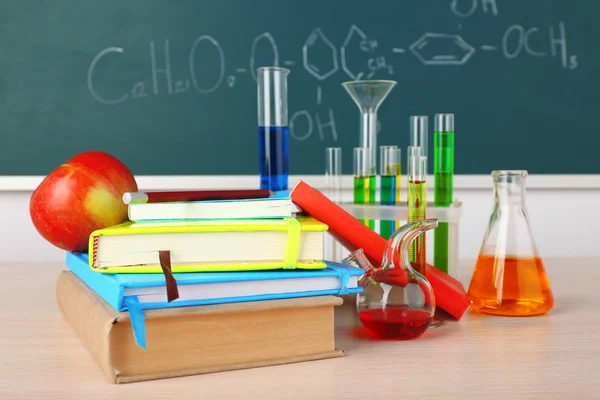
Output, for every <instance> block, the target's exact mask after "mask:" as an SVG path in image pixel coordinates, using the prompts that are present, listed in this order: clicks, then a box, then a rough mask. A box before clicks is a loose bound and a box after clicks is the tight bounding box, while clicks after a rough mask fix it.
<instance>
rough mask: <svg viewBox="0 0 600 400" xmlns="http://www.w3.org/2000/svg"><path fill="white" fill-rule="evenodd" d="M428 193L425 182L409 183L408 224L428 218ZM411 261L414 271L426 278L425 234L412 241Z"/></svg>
mask: <svg viewBox="0 0 600 400" xmlns="http://www.w3.org/2000/svg"><path fill="white" fill-rule="evenodd" d="M426 210H427V191H426V183H425V182H423V181H415V182H408V222H409V223H411V222H415V221H421V220H423V219H425V218H426ZM409 260H410V262H411V264H413V267H414V269H415V270H416V271H417V272H419V273H420V274H421V275H423V276H425V268H426V264H427V251H426V247H425V234H421V235H419V236H418V237H417V238H416V239H415V240H413V241H412V243H411V245H410V249H409Z"/></svg>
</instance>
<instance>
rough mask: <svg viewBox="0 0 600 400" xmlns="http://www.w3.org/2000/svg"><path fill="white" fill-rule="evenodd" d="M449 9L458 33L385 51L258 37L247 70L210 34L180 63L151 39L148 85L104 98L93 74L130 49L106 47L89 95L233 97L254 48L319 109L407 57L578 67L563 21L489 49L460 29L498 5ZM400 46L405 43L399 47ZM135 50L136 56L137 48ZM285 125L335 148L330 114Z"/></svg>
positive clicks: (294, 118)
mask: <svg viewBox="0 0 600 400" xmlns="http://www.w3.org/2000/svg"><path fill="white" fill-rule="evenodd" d="M447 5H448V6H449V7H448V13H449V14H450V16H451V17H452V18H455V19H456V20H457V25H458V29H457V32H423V33H422V34H421V35H420V36H417V37H412V38H402V37H394V42H397V45H396V46H392V47H386V48H384V47H382V46H381V44H380V42H381V40H378V38H376V37H372V36H370V35H369V33H368V32H366V31H365V30H363V29H362V28H361V27H360V25H359V24H352V23H350V24H349V25H348V31H347V33H346V34H345V36H344V40H342V41H340V42H339V43H335V42H334V41H333V40H332V39H331V38H330V37H329V36H328V32H326V30H325V29H324V28H321V27H316V28H313V29H312V30H308V31H307V36H306V40H305V42H304V43H303V45H302V47H301V48H300V49H287V48H286V49H285V51H282V49H280V47H279V46H278V42H277V38H276V37H274V35H273V34H272V33H270V32H262V33H259V34H257V35H256V36H255V37H253V38H249V40H248V46H249V47H248V48H249V51H248V59H247V63H246V65H229V64H228V63H227V60H226V58H227V57H226V49H225V46H223V45H222V44H221V43H220V42H219V40H218V38H216V37H213V36H211V35H210V34H202V35H200V36H198V37H190V45H189V51H188V52H187V54H185V55H184V57H181V54H178V55H177V57H172V54H171V46H172V44H171V41H170V39H169V38H161V39H160V40H150V41H148V42H146V43H142V44H140V46H145V47H147V52H148V57H147V59H148V67H147V68H148V70H149V71H150V73H149V74H147V75H149V76H150V78H147V79H145V80H139V81H132V82H131V86H130V88H129V89H128V90H124V91H122V92H119V93H110V95H109V94H107V92H106V90H101V88H100V86H99V85H101V84H100V83H98V82H97V80H96V79H95V77H96V74H95V72H96V70H97V68H98V67H99V65H101V64H107V63H114V62H118V59H117V57H124V58H125V57H127V56H128V51H129V50H130V49H127V48H124V47H119V46H110V47H106V48H104V49H99V50H98V52H97V53H96V55H95V57H94V58H93V59H92V60H90V64H89V68H88V71H87V85H88V89H89V92H90V94H91V96H92V97H93V98H94V99H95V100H97V101H98V102H100V103H102V104H105V105H118V104H122V103H124V102H127V101H136V100H137V101H143V100H144V99H145V98H149V97H156V96H183V95H210V94H211V93H214V92H215V91H217V90H220V89H230V90H233V89H235V87H236V85H238V83H239V80H240V79H253V80H256V72H255V71H256V68H257V67H258V66H260V65H258V64H257V52H258V50H257V49H258V48H259V47H261V48H262V50H263V51H264V50H265V49H268V50H267V52H268V53H269V57H268V58H269V60H268V65H274V66H283V67H287V68H302V69H303V70H304V71H305V72H306V73H307V74H309V75H310V77H311V79H313V80H314V82H315V88H314V90H315V96H314V99H315V103H316V105H317V106H321V105H322V102H323V97H324V93H323V87H322V85H323V84H324V83H325V82H326V81H327V80H329V79H332V78H335V77H337V78H338V79H340V78H342V79H344V80H358V79H386V78H387V79H393V77H394V75H395V74H397V72H396V71H398V70H401V67H402V65H403V64H404V63H406V62H407V57H414V58H415V59H416V60H417V61H418V63H419V64H420V65H422V67H423V68H444V67H446V68H452V67H460V66H463V65H465V64H467V63H469V61H471V60H473V59H474V58H476V57H494V58H495V59H497V61H498V62H501V61H504V62H507V63H518V62H519V61H520V60H524V59H526V58H530V59H536V60H538V61H536V62H545V61H543V60H544V59H546V60H547V62H546V64H544V65H545V68H546V67H551V66H552V65H554V66H555V67H556V68H560V69H563V70H565V71H573V70H575V69H577V67H578V66H579V60H578V58H577V55H576V54H570V53H569V49H568V42H567V27H566V26H565V23H564V22H563V21H560V20H558V21H554V22H552V23H549V24H547V25H545V26H525V25H519V24H509V25H507V26H506V27H505V28H504V29H503V30H502V31H500V32H498V37H497V40H495V41H494V42H485V43H480V42H478V41H477V37H469V36H468V34H462V33H461V24H462V23H464V22H465V21H466V20H468V19H469V18H472V17H474V16H475V15H477V14H478V13H479V14H481V15H483V16H485V17H487V18H498V16H499V15H500V14H501V9H500V8H499V6H500V5H501V3H500V4H499V2H497V1H496V0H450V1H448V2H447ZM330 34H331V33H330ZM402 39H404V43H401V42H402ZM135 50H136V52H138V53H139V49H138V48H136V49H135ZM236 53H239V49H236ZM261 54H262V53H261ZM284 54H285V55H286V56H284ZM287 55H290V56H289V57H288V56H287ZM174 59H177V60H178V65H177V68H176V70H177V71H178V73H177V74H176V73H175V72H174V71H175V68H174V66H173V62H174V61H173V60H174ZM115 60H117V61H115ZM182 60H185V61H184V62H183V64H185V65H181V64H182ZM263 61H264V60H263ZM203 63H210V65H217V66H218V67H217V73H216V74H214V73H212V74H210V76H207V75H206V74H203V72H202V64H203ZM261 65H267V64H261ZM182 71H185V72H184V73H182ZM289 125H290V135H291V137H292V138H293V139H295V140H299V141H303V140H307V139H309V138H310V137H315V136H317V137H318V138H319V139H320V140H326V139H332V140H333V141H337V136H338V135H337V131H336V127H335V119H334V113H333V110H332V109H326V110H322V111H317V112H309V111H308V110H297V111H295V112H294V113H292V114H290V118H289ZM299 126H302V128H299Z"/></svg>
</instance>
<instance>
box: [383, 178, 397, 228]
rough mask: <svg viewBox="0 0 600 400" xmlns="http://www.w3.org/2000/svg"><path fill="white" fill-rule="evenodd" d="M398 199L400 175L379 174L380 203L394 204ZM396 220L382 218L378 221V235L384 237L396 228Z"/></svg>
mask: <svg viewBox="0 0 600 400" xmlns="http://www.w3.org/2000/svg"><path fill="white" fill-rule="evenodd" d="M399 200H400V175H389V176H386V175H382V176H381V193H380V201H379V202H380V204H381V205H386V206H387V205H392V206H393V205H396V204H397V203H398V201H399ZM398 225H399V224H397V222H396V221H389V220H382V221H380V222H379V230H380V233H379V234H380V235H381V236H383V237H384V238H386V239H389V237H390V236H392V234H393V233H394V232H395V231H396V229H398V228H397V227H398Z"/></svg>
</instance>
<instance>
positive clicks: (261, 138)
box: [256, 67, 290, 192]
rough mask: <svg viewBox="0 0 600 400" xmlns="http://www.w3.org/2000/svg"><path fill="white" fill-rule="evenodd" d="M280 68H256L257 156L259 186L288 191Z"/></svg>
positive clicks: (285, 113)
mask: <svg viewBox="0 0 600 400" xmlns="http://www.w3.org/2000/svg"><path fill="white" fill-rule="evenodd" d="M289 72H290V71H289V70H288V69H286V68H280V67H260V68H258V69H257V73H256V77H257V81H258V89H257V90H258V155H259V157H258V158H259V173H260V188H261V189H263V190H272V191H275V192H278V191H286V190H288V174H289V166H288V104H287V97H288V96H287V76H288V74H289Z"/></svg>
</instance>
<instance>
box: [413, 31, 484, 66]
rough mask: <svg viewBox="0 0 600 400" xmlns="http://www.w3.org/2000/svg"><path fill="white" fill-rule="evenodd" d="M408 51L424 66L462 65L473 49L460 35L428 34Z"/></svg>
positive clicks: (473, 51)
mask: <svg viewBox="0 0 600 400" xmlns="http://www.w3.org/2000/svg"><path fill="white" fill-rule="evenodd" d="M432 48H433V50H432ZM410 51H411V52H412V53H413V54H414V55H415V56H416V57H417V58H418V59H419V60H420V61H421V62H422V63H423V64H425V65H463V64H464V63H466V62H467V61H468V60H469V58H471V56H472V55H473V53H475V48H473V46H471V45H470V44H468V43H467V42H465V41H464V40H463V38H462V37H460V35H457V34H446V33H430V32H428V33H425V34H424V35H423V36H421V37H420V38H419V39H418V40H417V41H416V42H414V43H413V44H412V45H411V46H410Z"/></svg>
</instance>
